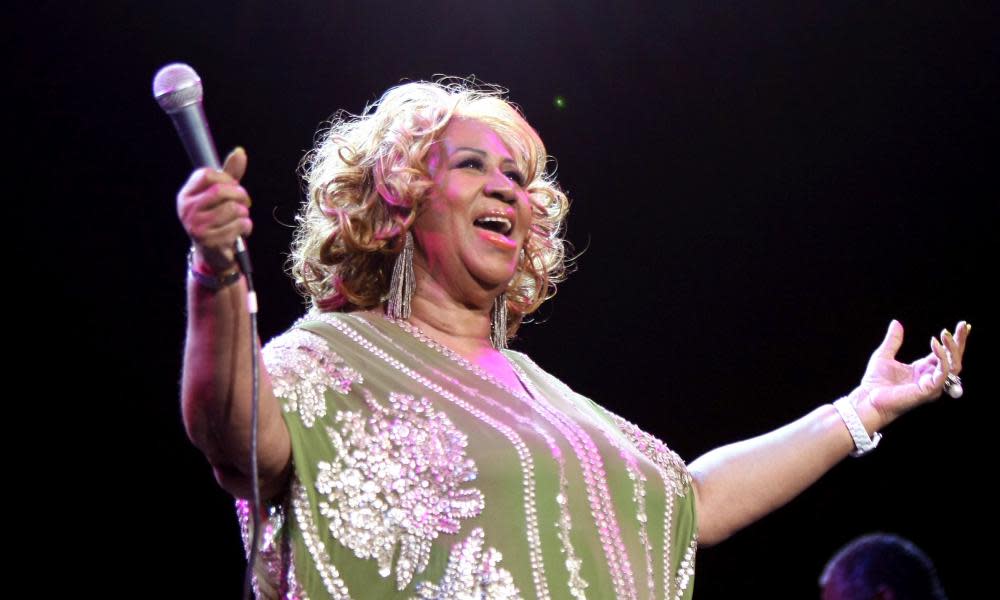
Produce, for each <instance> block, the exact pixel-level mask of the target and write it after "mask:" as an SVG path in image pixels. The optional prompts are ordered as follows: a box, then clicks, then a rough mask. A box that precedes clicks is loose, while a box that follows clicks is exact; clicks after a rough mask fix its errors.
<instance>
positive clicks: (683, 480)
mask: <svg viewBox="0 0 1000 600" xmlns="http://www.w3.org/2000/svg"><path fill="white" fill-rule="evenodd" d="M608 414H609V415H610V416H611V418H612V419H613V420H614V422H615V424H616V425H618V429H620V430H621V431H622V433H624V434H625V437H627V438H628V440H629V441H630V442H632V445H633V446H635V448H636V450H638V451H639V452H641V453H642V454H643V455H645V457H646V458H648V459H649V460H651V461H652V462H653V464H655V465H657V466H658V467H660V468H661V469H663V471H664V475H665V476H666V477H667V478H668V479H669V485H670V487H672V488H673V492H674V493H675V494H676V495H678V496H684V495H685V494H686V493H687V488H688V486H690V485H691V474H690V473H689V472H688V470H687V467H686V466H685V465H684V461H683V460H681V457H680V456H677V453H676V452H674V451H673V450H671V449H670V448H668V447H667V445H666V444H664V443H663V442H661V441H660V440H659V439H657V438H656V437H655V436H653V435H651V434H648V433H646V432H645V431H643V430H642V429H640V428H639V427H637V426H635V425H633V424H632V423H630V422H628V421H626V420H625V419H623V418H621V417H619V416H618V415H616V414H614V413H611V412H608Z"/></svg>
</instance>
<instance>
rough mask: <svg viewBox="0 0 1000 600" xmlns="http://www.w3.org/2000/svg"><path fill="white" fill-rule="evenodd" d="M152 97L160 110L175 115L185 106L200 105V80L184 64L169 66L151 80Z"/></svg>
mask: <svg viewBox="0 0 1000 600" xmlns="http://www.w3.org/2000/svg"><path fill="white" fill-rule="evenodd" d="M153 97H154V98H156V101H157V102H159V103H160V108H162V109H163V110H165V111H167V113H175V112H177V111H179V110H181V109H182V108H184V107H186V106H191V105H192V104H199V103H201V98H202V88H201V78H200V77H198V74H197V73H195V72H194V69H192V68H191V67H189V66H188V65H186V64H184V63H172V64H169V65H167V66H165V67H163V68H162V69H160V70H159V71H157V73H156V77H154V78H153Z"/></svg>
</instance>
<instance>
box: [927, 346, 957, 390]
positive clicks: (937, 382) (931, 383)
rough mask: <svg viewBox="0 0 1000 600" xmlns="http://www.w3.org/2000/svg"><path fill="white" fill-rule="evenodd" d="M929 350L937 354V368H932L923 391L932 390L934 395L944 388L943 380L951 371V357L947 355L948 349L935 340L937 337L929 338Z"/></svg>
mask: <svg viewBox="0 0 1000 600" xmlns="http://www.w3.org/2000/svg"><path fill="white" fill-rule="evenodd" d="M931 351H932V352H933V353H934V355H935V356H937V359H938V368H936V369H934V371H933V373H931V374H929V375H928V379H927V380H926V386H927V387H925V388H924V389H925V391H928V392H930V391H933V392H935V394H936V395H940V393H941V391H942V390H944V380H945V378H946V377H947V376H948V373H950V372H951V359H950V357H949V356H948V350H947V349H946V348H945V347H944V346H943V345H942V344H941V342H939V341H938V340H937V338H934V337H932V338H931ZM921 383H922V384H923V383H925V380H923V379H922V380H921Z"/></svg>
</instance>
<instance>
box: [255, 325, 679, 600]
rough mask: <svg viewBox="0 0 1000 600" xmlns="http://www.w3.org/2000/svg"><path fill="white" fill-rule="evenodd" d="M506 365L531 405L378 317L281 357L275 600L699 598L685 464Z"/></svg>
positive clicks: (262, 578) (526, 367) (265, 568)
mask: <svg viewBox="0 0 1000 600" xmlns="http://www.w3.org/2000/svg"><path fill="white" fill-rule="evenodd" d="M505 353H506V356H507V358H508V360H509V361H510V363H511V366H512V367H513V368H514V371H515V372H516V373H517V374H518V376H519V378H520V379H521V382H522V383H523V386H524V387H523V388H522V389H518V390H512V389H509V388H507V387H505V386H504V385H503V384H501V383H499V382H497V381H495V380H494V379H493V378H491V377H490V376H489V375H488V374H487V373H485V372H484V371H481V370H479V369H477V368H476V367H475V366H473V365H471V364H470V363H468V362H467V361H465V360H464V359H462V358H461V357H459V356H458V355H456V354H454V353H452V352H451V351H450V350H448V349H446V348H443V347H441V346H438V345H437V344H435V343H434V342H433V341H431V340H429V339H427V338H426V337H425V336H423V334H422V333H421V332H420V331H418V330H416V329H414V328H412V327H411V326H409V325H408V324H406V323H401V322H394V321H390V320H388V319H383V318H373V317H371V316H369V315H361V314H357V313H350V314H344V313H322V314H321V313H312V314H310V315H307V316H306V317H304V318H303V319H302V320H300V321H299V322H298V323H296V325H295V326H294V327H293V328H292V329H291V330H290V331H288V332H287V333H285V334H283V335H281V336H279V337H277V338H275V339H274V340H273V341H272V342H271V343H269V344H268V345H267V347H266V348H265V349H264V352H263V354H264V361H265V364H266V367H267V370H268V373H269V374H270V377H271V381H272V383H273V387H274V391H275V396H277V397H278V399H279V402H280V403H281V405H282V408H283V415H284V418H285V421H286V423H287V425H288V429H289V432H290V434H291V440H292V460H293V462H294V465H295V469H294V475H293V477H292V480H291V482H290V485H289V488H288V490H287V493H286V494H285V495H284V496H283V497H282V498H279V499H277V500H276V501H275V503H274V504H272V505H271V506H269V507H267V515H265V517H266V520H265V521H264V523H265V527H264V530H263V531H262V552H261V555H260V558H259V560H258V562H257V565H255V570H256V574H257V581H256V586H257V592H258V596H259V597H267V598H271V597H281V598H380V599H381V598H417V599H431V598H435V599H452V598H456V599H457V598H461V599H470V600H471V599H473V598H476V599H501V598H504V599H506V598H552V599H562V598H576V599H582V598H591V599H602V598H668V599H674V598H689V597H690V595H691V590H692V582H693V576H694V553H695V549H696V546H697V535H696V531H695V523H696V519H695V512H694V504H695V503H694V494H693V492H692V489H691V478H690V475H689V474H688V472H687V470H686V468H685V466H684V463H683V462H682V461H681V460H680V458H678V456H677V455H676V454H675V453H673V452H672V451H670V450H669V449H668V448H667V447H666V446H665V445H664V444H663V443H662V442H660V441H659V440H656V439H655V438H653V437H652V436H650V435H648V434H646V433H644V432H643V431H641V430H639V429H638V428H637V427H635V426H634V425H632V424H631V423H628V422H627V421H625V420H624V419H622V418H620V417H618V416H616V415H613V414H611V413H609V412H608V411H606V410H604V409H602V408H601V407H599V406H598V405H596V404H594V403H593V402H591V401H590V400H588V399H586V398H584V397H582V396H580V395H578V394H575V393H574V392H572V391H571V390H570V389H569V388H568V387H566V386H565V385H564V384H563V383H562V382H560V381H559V380H557V379H556V378H555V377H553V376H551V375H549V374H547V373H545V372H544V371H542V370H541V369H540V368H539V367H538V366H537V365H535V364H534V363H533V362H532V361H531V360H530V359H529V358H528V357H527V356H525V355H523V354H520V353H518V352H513V351H505ZM237 508H238V513H239V515H240V517H241V521H242V523H243V531H244V538H245V539H246V537H247V535H248V530H249V527H248V524H247V522H248V518H247V517H248V515H249V509H248V507H247V504H246V502H244V501H240V502H238V503H237Z"/></svg>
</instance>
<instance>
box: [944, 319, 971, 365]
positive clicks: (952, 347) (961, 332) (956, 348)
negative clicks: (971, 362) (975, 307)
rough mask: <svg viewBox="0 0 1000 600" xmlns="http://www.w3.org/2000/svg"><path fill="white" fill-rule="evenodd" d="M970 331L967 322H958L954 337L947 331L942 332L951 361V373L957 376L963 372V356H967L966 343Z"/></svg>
mask: <svg viewBox="0 0 1000 600" xmlns="http://www.w3.org/2000/svg"><path fill="white" fill-rule="evenodd" d="M969 330H970V327H969V324H968V323H966V322H965V321H959V322H958V325H956V326H955V334H954V335H952V333H951V332H950V331H948V330H947V329H942V330H941V343H942V344H943V345H944V347H945V349H946V350H947V351H948V357H949V358H950V359H951V372H952V373H954V374H956V375H958V374H959V373H961V372H962V356H963V355H964V354H965V342H966V340H967V339H968V336H969Z"/></svg>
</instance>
